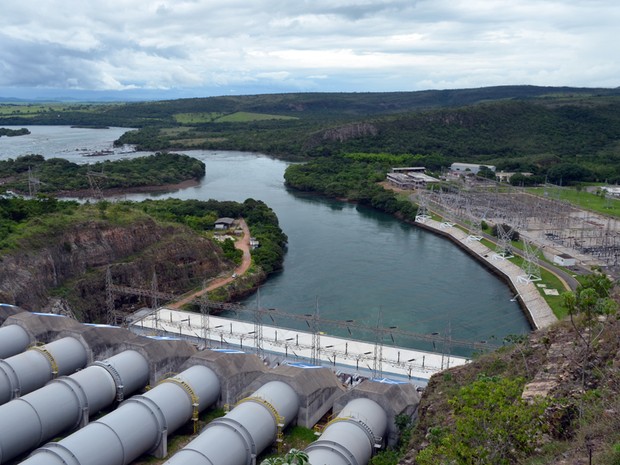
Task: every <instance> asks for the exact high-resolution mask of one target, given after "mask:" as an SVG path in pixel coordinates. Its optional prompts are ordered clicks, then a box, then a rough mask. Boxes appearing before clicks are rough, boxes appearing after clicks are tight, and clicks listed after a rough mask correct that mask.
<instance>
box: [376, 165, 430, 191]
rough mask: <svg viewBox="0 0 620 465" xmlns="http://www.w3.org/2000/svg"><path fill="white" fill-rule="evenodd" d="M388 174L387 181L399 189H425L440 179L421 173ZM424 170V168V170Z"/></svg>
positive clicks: (398, 172)
mask: <svg viewBox="0 0 620 465" xmlns="http://www.w3.org/2000/svg"><path fill="white" fill-rule="evenodd" d="M396 169H398V168H392V171H393V172H392V173H388V174H387V180H388V182H389V183H390V184H392V185H393V186H396V187H398V188H399V189H424V188H425V187H426V186H427V185H428V184H431V183H435V182H439V179H437V178H434V177H432V176H429V175H427V174H424V173H420V172H400V171H397V172H395V171H394V170H396ZM422 169H423V168H422Z"/></svg>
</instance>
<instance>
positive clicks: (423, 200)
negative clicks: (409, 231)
mask: <svg viewBox="0 0 620 465" xmlns="http://www.w3.org/2000/svg"><path fill="white" fill-rule="evenodd" d="M423 192H424V191H420V192H419V193H418V198H417V201H418V212H417V213H416V215H415V220H416V221H417V222H418V223H426V222H427V221H428V220H430V219H431V217H430V215H429V214H428V198H427V197H426V194H425V193H423Z"/></svg>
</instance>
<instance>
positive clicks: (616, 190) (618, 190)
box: [7, 186, 620, 197]
mask: <svg viewBox="0 0 620 465" xmlns="http://www.w3.org/2000/svg"><path fill="white" fill-rule="evenodd" d="M601 190H602V191H603V192H605V194H607V195H609V196H611V197H620V187H618V186H614V187H611V186H604V187H601ZM7 192H8V191H7Z"/></svg>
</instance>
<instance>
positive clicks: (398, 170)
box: [392, 166, 426, 174]
mask: <svg viewBox="0 0 620 465" xmlns="http://www.w3.org/2000/svg"><path fill="white" fill-rule="evenodd" d="M425 171H426V168H424V167H423V166H409V167H402V168H392V173H404V174H409V173H424V172H425Z"/></svg>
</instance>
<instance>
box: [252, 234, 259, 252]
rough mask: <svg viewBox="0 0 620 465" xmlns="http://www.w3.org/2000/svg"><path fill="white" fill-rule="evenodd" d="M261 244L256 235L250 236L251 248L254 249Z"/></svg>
mask: <svg viewBox="0 0 620 465" xmlns="http://www.w3.org/2000/svg"><path fill="white" fill-rule="evenodd" d="M259 246H260V242H259V240H258V239H256V238H255V237H250V248H251V249H252V250H254V249H256V248H258V247H259Z"/></svg>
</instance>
